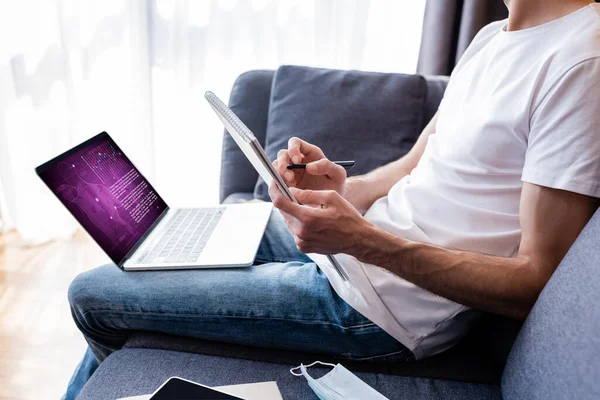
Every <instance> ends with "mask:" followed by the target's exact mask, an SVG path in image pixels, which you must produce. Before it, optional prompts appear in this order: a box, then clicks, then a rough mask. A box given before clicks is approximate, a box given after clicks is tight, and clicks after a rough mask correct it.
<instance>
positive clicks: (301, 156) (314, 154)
mask: <svg viewBox="0 0 600 400" xmlns="http://www.w3.org/2000/svg"><path fill="white" fill-rule="evenodd" d="M288 153H289V157H290V159H291V161H292V162H293V163H294V164H300V163H301V162H303V161H305V160H308V161H307V162H310V161H312V160H318V159H320V158H324V157H325V155H324V154H323V152H322V151H321V149H320V148H318V147H317V146H315V145H314V144H310V143H307V142H305V141H304V140H302V139H299V138H297V137H293V138H291V139H290V140H288Z"/></svg>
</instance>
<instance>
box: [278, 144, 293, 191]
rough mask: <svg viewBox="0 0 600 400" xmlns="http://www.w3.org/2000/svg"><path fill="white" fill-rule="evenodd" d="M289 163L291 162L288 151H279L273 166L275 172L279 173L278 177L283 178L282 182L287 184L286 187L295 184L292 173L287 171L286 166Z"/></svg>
mask: <svg viewBox="0 0 600 400" xmlns="http://www.w3.org/2000/svg"><path fill="white" fill-rule="evenodd" d="M291 163H292V160H291V159H290V156H289V153H288V151H287V150H279V152H278V153H277V165H275V164H273V166H274V167H275V168H276V169H277V172H279V176H281V177H282V178H283V180H284V181H285V183H287V184H288V186H290V185H293V184H294V183H295V182H294V181H295V179H294V178H295V176H294V171H290V170H289V169H287V166H288V165H289V164H291Z"/></svg>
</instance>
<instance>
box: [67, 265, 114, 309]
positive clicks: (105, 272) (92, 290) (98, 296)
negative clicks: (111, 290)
mask: <svg viewBox="0 0 600 400" xmlns="http://www.w3.org/2000/svg"><path fill="white" fill-rule="evenodd" d="M114 268H116V267H115V265H114V264H107V265H103V266H101V267H98V268H95V269H93V270H91V271H87V272H83V273H81V274H79V275H78V276H76V277H75V279H73V281H72V282H71V285H70V286H69V304H70V306H71V311H72V312H73V314H74V316H75V315H83V314H84V313H85V312H86V311H88V310H94V309H98V308H102V303H103V302H104V301H106V298H105V294H104V293H103V292H104V291H103V289H102V287H103V283H104V282H106V280H107V279H109V280H110V279H112V278H111V277H110V275H112V274H111V272H113V269H114Z"/></svg>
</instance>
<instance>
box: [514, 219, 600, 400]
mask: <svg viewBox="0 0 600 400" xmlns="http://www.w3.org/2000/svg"><path fill="white" fill-rule="evenodd" d="M599 238H600V211H598V212H596V215H595V216H594V217H593V218H592V220H591V221H590V223H588V225H587V226H586V228H585V229H584V231H583V232H582V233H581V235H580V236H579V238H578V239H577V241H576V242H575V244H574V245H573V246H572V248H571V249H570V250H569V252H568V253H567V255H566V256H565V258H564V259H563V261H562V262H561V264H560V265H559V267H558V269H557V270H556V272H555V273H554V275H553V276H552V278H551V279H550V281H549V282H548V284H547V285H546V287H545V288H544V290H543V291H542V293H541V294H540V297H539V298H538V301H537V302H536V304H535V306H534V307H533V310H532V311H531V313H530V315H529V317H528V318H527V320H526V321H525V324H524V325H523V328H522V329H521V332H520V333H519V336H518V337H517V340H516V342H515V345H514V346H513V349H512V351H511V353H510V356H509V358H508V361H507V364H506V368H505V370H504V375H503V378H502V392H503V395H504V398H505V399H507V400H511V399H600V335H599V333H600V306H599V304H600V269H599V268H598V267H599V266H600V240H599Z"/></svg>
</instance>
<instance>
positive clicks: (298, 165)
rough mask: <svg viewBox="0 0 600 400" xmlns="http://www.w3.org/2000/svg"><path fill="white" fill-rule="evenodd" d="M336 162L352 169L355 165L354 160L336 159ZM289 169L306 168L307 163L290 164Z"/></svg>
mask: <svg viewBox="0 0 600 400" xmlns="http://www.w3.org/2000/svg"><path fill="white" fill-rule="evenodd" d="M333 163H334V164H337V165H339V166H342V167H344V168H346V169H350V168H352V167H353V166H354V161H352V160H351V161H334V162H333ZM287 169H306V164H290V165H288V166H287Z"/></svg>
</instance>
